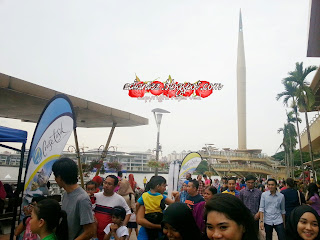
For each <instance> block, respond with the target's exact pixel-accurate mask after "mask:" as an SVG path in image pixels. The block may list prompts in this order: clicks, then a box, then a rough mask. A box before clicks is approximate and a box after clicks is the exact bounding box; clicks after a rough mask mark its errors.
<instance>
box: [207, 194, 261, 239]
mask: <svg viewBox="0 0 320 240" xmlns="http://www.w3.org/2000/svg"><path fill="white" fill-rule="evenodd" d="M212 211H216V212H219V213H222V214H224V215H225V216H226V217H227V218H228V219H230V220H232V221H234V222H236V223H237V224H238V225H239V226H240V225H241V226H243V228H244V229H245V232H244V233H243V236H242V240H258V236H257V234H258V233H257V231H256V229H255V227H254V220H253V216H252V214H251V212H250V210H249V209H248V208H247V207H246V206H245V205H244V204H243V202H242V201H241V200H240V199H238V198H237V197H235V196H233V195H231V194H216V195H214V196H213V197H212V199H210V200H209V201H208V202H207V203H206V205H205V215H204V219H205V221H206V222H207V216H208V214H209V213H210V212H212Z"/></svg>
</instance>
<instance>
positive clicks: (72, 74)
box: [0, 0, 320, 155]
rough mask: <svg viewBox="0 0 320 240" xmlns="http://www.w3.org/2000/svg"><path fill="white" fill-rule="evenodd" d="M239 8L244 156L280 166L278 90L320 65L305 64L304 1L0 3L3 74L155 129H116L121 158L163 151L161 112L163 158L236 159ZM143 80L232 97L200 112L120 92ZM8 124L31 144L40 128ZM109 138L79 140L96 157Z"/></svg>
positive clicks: (88, 135) (83, 132)
mask: <svg viewBox="0 0 320 240" xmlns="http://www.w3.org/2000/svg"><path fill="white" fill-rule="evenodd" d="M240 8H241V10H242V19H243V32H244V44H245V55H246V66H247V68H246V70H247V93H246V94H247V148H248V149H262V151H263V152H264V153H267V154H269V155H273V154H274V153H275V152H276V151H277V149H278V147H279V145H280V144H281V141H282V136H281V135H280V134H278V133H277V129H278V128H280V127H282V126H283V124H284V122H285V121H286V116H285V108H284V107H283V104H282V101H279V102H278V101H276V99H275V97H276V95H277V93H279V92H281V91H283V86H282V84H281V79H282V78H284V77H286V76H287V73H288V71H291V70H294V68H295V63H296V62H301V61H303V62H304V65H305V66H309V65H317V66H319V65H320V64H319V63H320V59H319V58H307V57H306V52H307V37H308V27H309V23H308V20H309V1H307V0H304V1H302V0H264V1H257V0H256V1H252V0H247V1H244V0H229V1H221V0H210V1H209V0H202V1H195V0H193V1H191V0H177V1H167V0H162V1H150V0H145V1H139V0H137V1H132V0H128V1H121V0H120V1H109V0H104V1H96V0H92V1H82V0H75V1H65V0H63V1H62V0H61V1H59V0H55V1H43V0H29V1H14V0H0V36H1V37H0V53H1V54H0V72H2V73H4V74H8V75H10V76H14V77H17V78H20V79H23V80H26V81H29V82H32V83H35V84H39V85H42V86H45V87H48V88H51V89H54V90H57V91H61V92H64V93H67V94H70V95H73V96H76V97H80V98H83V99H87V100H90V101H93V102H97V103H100V104H103V105H106V106H110V107H113V108H118V109H121V110H124V111H128V112H131V113H134V114H137V115H140V116H143V117H146V118H148V119H149V125H147V126H140V127H133V128H116V130H115V133H114V137H113V139H112V141H111V145H112V146H117V147H118V150H121V151H145V150H147V149H154V148H155V146H156V132H157V129H156V125H155V121H154V118H153V115H152V113H151V110H152V109H153V108H163V109H166V110H168V111H170V112H171V113H170V114H167V115H165V116H163V119H162V124H161V135H160V142H161V144H162V146H163V155H167V154H168V153H171V152H172V151H174V150H175V151H177V152H180V151H182V150H186V151H188V150H193V151H196V150H199V149H201V148H202V147H203V146H204V144H205V143H214V144H215V146H216V147H218V148H224V147H229V148H232V149H236V148H237V146H238V143H237V108H236V106H237V102H236V101H237V98H236V86H237V82H236V61H237V42H238V26H239V10H240ZM314 73H315V72H314ZM314 73H312V74H310V76H309V77H308V80H309V81H310V82H311V80H312V78H313V76H314ZM135 74H137V75H138V77H139V78H140V79H141V80H142V81H151V80H154V79H156V78H158V77H160V81H165V80H166V79H167V77H168V75H169V74H170V75H171V76H172V78H174V79H175V81H177V82H192V83H193V82H196V81H198V80H206V81H209V82H212V83H215V82H217V83H222V84H223V85H224V87H223V89H222V90H221V91H214V92H213V94H212V95H211V96H209V97H208V98H205V99H202V100H200V101H195V100H193V101H191V100H188V101H180V102H177V101H175V100H169V101H163V102H157V101H152V102H147V103H145V102H144V101H139V100H137V99H133V98H131V97H129V96H128V92H127V91H124V90H122V88H123V86H124V84H125V83H129V82H132V81H133V80H134V78H135ZM26 107H27V106H26ZM311 116H312V114H310V117H311ZM301 118H302V119H303V120H304V116H303V115H301ZM0 125H2V126H7V127H15V128H20V129H24V130H27V131H28V134H29V136H28V140H29V141H28V146H29V145H30V141H31V139H32V134H33V130H34V128H35V124H30V123H21V122H20V121H17V120H9V119H4V118H0ZM304 126H305V123H303V124H302V127H304ZM109 131H110V129H108V128H103V129H101V128H99V129H78V135H79V144H80V146H85V147H88V148H91V149H92V148H98V147H99V146H100V145H102V144H105V143H106V140H107V137H108V134H109ZM69 143H70V144H74V140H73V138H72V139H70V140H69ZM0 150H1V149H0ZM2 150H3V149H2Z"/></svg>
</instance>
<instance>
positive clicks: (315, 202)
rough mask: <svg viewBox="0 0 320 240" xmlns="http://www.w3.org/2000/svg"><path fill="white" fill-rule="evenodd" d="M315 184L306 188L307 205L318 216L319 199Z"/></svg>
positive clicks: (319, 211)
mask: <svg viewBox="0 0 320 240" xmlns="http://www.w3.org/2000/svg"><path fill="white" fill-rule="evenodd" d="M318 191H319V189H318V186H317V184H315V183H310V184H309V186H308V196H307V201H306V202H307V204H309V205H310V206H311V207H312V208H313V209H314V210H316V211H317V213H318V214H320V197H319V192H318Z"/></svg>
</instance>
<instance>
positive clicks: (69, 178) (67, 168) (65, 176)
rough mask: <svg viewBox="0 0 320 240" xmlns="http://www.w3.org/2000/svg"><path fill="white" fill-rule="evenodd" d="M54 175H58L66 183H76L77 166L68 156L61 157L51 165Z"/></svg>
mask: <svg viewBox="0 0 320 240" xmlns="http://www.w3.org/2000/svg"><path fill="white" fill-rule="evenodd" d="M52 172H53V174H54V176H55V177H60V178H61V180H62V181H64V182H65V184H67V185H72V184H76V183H78V166H77V164H76V163H75V162H74V161H73V160H72V159H70V158H61V159H59V160H57V161H56V162H55V163H54V164H53V165H52Z"/></svg>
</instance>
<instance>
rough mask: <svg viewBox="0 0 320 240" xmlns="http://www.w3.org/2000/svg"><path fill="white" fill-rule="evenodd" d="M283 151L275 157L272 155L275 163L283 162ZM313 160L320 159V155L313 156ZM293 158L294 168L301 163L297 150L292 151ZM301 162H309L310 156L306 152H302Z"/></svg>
mask: <svg viewBox="0 0 320 240" xmlns="http://www.w3.org/2000/svg"><path fill="white" fill-rule="evenodd" d="M284 155H285V153H284V151H281V152H278V153H276V154H275V155H273V156H272V157H273V158H274V159H275V160H276V161H282V160H284ZM314 156H315V158H320V154H317V155H314ZM293 158H294V165H295V166H301V162H300V153H299V150H294V152H293ZM302 160H303V162H304V163H305V162H309V161H310V154H309V153H308V152H302Z"/></svg>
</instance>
